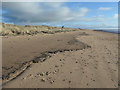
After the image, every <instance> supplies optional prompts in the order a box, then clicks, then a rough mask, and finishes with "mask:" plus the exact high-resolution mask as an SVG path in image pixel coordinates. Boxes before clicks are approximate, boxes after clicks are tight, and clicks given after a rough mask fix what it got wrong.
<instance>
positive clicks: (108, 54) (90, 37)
mask: <svg viewBox="0 0 120 90" xmlns="http://www.w3.org/2000/svg"><path fill="white" fill-rule="evenodd" d="M45 53H46V54H45ZM40 56H42V57H40ZM40 58H42V59H40ZM29 61H32V63H31V65H30V67H29V68H28V69H27V70H26V71H25V72H24V73H23V74H21V75H20V76H19V77H17V78H16V79H14V80H12V81H10V82H8V83H7V84H5V85H4V86H3V87H5V88H116V87H118V35H117V34H112V33H107V32H96V31H89V30H84V31H74V32H66V33H57V34H52V35H37V36H16V37H14V36H13V37H8V38H5V37H4V38H3V75H4V77H5V81H6V80H7V79H8V80H10V79H9V78H10V77H14V75H11V76H7V75H8V73H11V72H13V71H16V68H19V67H20V66H21V65H24V64H25V63H24V62H26V63H27V62H29ZM38 61H39V62H38ZM23 63H24V64H23ZM6 68H7V69H6ZM3 81H4V80H3Z"/></svg>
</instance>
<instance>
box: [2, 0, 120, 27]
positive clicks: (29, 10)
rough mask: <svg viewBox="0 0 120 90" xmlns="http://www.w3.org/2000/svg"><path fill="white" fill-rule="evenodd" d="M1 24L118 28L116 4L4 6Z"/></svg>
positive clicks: (54, 3) (6, 4) (21, 4)
mask: <svg viewBox="0 0 120 90" xmlns="http://www.w3.org/2000/svg"><path fill="white" fill-rule="evenodd" d="M0 11H1V10H0ZM2 22H4V23H10V24H17V25H50V26H63V25H64V26H65V27H74V28H90V29H107V28H108V29H109V28H111V29H115V28H118V3H117V2H3V3H2Z"/></svg>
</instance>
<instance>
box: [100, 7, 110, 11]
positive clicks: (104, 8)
mask: <svg viewBox="0 0 120 90" xmlns="http://www.w3.org/2000/svg"><path fill="white" fill-rule="evenodd" d="M98 9H99V10H102V11H106V10H111V9H112V8H111V7H100V8H98Z"/></svg>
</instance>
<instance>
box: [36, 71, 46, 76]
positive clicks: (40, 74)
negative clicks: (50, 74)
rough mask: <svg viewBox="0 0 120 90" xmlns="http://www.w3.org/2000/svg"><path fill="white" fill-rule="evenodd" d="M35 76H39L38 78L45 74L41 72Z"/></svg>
mask: <svg viewBox="0 0 120 90" xmlns="http://www.w3.org/2000/svg"><path fill="white" fill-rule="evenodd" d="M37 75H39V76H44V75H45V73H44V72H41V73H38V74H37Z"/></svg>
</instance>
